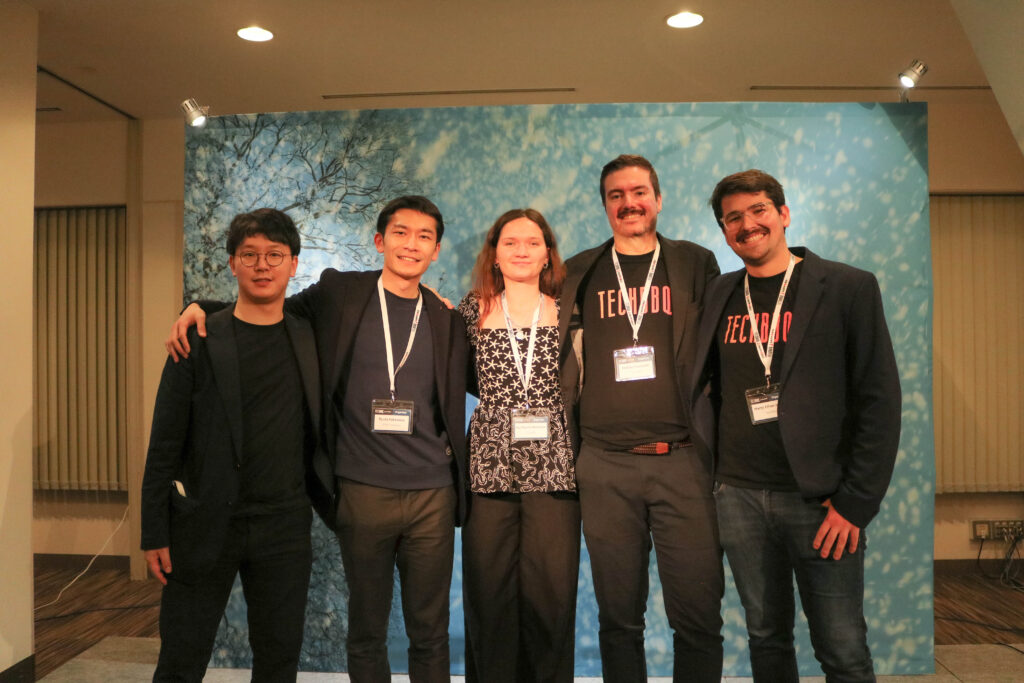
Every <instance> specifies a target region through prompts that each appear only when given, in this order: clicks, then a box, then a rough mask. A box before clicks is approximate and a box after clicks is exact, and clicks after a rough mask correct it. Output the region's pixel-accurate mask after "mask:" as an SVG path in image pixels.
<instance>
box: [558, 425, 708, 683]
mask: <svg viewBox="0 0 1024 683" xmlns="http://www.w3.org/2000/svg"><path fill="white" fill-rule="evenodd" d="M576 481H577V484H578V486H579V490H580V504H581V508H582V513H583V536H584V538H585V539H586V541H587V550H588V552H589V553H590V565H591V569H592V571H593V575H594V594H595V596H596V597H597V606H598V612H599V615H598V620H599V623H600V634H599V636H600V645H601V670H602V672H603V675H604V681H605V683H638V682H640V681H646V680H647V662H646V659H645V657H644V626H645V624H644V611H645V610H646V608H647V593H648V580H647V569H648V564H649V555H650V551H651V545H652V538H653V546H654V550H655V552H656V553H657V558H658V576H659V577H660V579H661V588H662V593H663V596H664V600H665V613H666V615H667V616H668V623H669V626H670V627H671V628H672V631H673V636H672V645H673V651H674V656H675V660H674V665H673V673H672V679H673V681H675V682H676V683H680V682H681V681H702V682H703V681H707V682H708V683H711V682H713V683H719V681H720V680H721V678H722V635H721V629H722V617H721V614H720V609H721V602H722V592H723V590H724V579H723V576H722V551H721V549H720V547H719V545H718V528H717V524H716V522H715V507H714V499H713V498H712V492H711V489H712V480H711V475H710V474H709V473H708V471H707V469H706V468H705V467H704V465H703V464H702V463H701V462H700V459H699V458H698V457H697V454H696V453H695V452H694V449H693V448H692V447H687V448H680V449H676V450H673V451H671V452H670V453H669V454H668V455H661V456H658V455H633V454H628V453H620V452H615V451H605V450H603V449H600V448H595V447H592V446H589V445H588V444H587V443H586V442H584V443H583V446H582V448H581V450H580V456H579V460H578V461H577V464H576Z"/></svg>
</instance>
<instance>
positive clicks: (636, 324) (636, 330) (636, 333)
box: [612, 242, 661, 346]
mask: <svg viewBox="0 0 1024 683" xmlns="http://www.w3.org/2000/svg"><path fill="white" fill-rule="evenodd" d="M659 254H661V242H655V246H654V258H652V259H651V267H650V268H648V269H647V280H646V281H645V282H644V290H643V294H641V295H640V309H639V311H638V312H637V316H636V318H634V317H633V302H631V301H630V300H629V292H628V291H626V281H625V279H623V277H622V266H620V265H619V255H618V254H617V253H615V245H612V265H614V266H615V277H617V278H618V279H619V294H620V295H621V296H622V301H623V303H625V305H626V316H627V317H628V318H629V326H630V327H632V328H633V346H636V345H637V344H638V343H639V341H638V340H639V337H640V323H642V322H643V321H644V313H646V312H647V295H648V294H650V293H651V283H652V282H653V281H654V269H655V268H657V267H658V255H659Z"/></svg>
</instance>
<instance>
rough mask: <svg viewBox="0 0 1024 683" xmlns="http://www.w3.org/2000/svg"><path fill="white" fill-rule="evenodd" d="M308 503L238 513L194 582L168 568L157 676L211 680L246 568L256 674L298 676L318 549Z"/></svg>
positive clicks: (272, 678) (280, 678)
mask: <svg viewBox="0 0 1024 683" xmlns="http://www.w3.org/2000/svg"><path fill="white" fill-rule="evenodd" d="M312 521H313V515H312V512H311V510H310V509H309V508H308V507H305V508H302V509H299V510H296V511H293V512H287V513H280V514H269V515H253V516H250V517H239V518H237V519H232V520H231V525H230V527H229V529H228V533H227V537H226V539H225V543H224V550H223V551H222V553H221V555H220V557H219V558H218V559H217V561H216V562H215V563H214V564H213V566H212V567H210V570H209V571H208V572H207V573H205V574H204V575H203V576H202V577H200V578H198V579H197V580H196V581H195V582H193V583H184V582H182V581H180V580H177V579H175V578H174V572H173V571H172V572H171V573H170V574H169V575H168V576H167V585H166V586H164V589H163V594H162V596H161V599H160V657H159V660H158V662H157V667H156V673H154V674H153V680H154V681H161V682H163V681H189V682H193V681H195V682H198V681H202V680H203V676H204V675H205V673H206V667H207V665H208V664H209V662H210V655H211V654H212V652H213V642H214V639H215V638H216V636H217V625H218V624H219V623H220V620H221V617H222V616H224V608H225V606H226V605H227V602H228V597H229V596H230V595H231V586H232V585H233V584H234V582H235V575H236V574H237V575H241V578H242V589H243V591H244V592H245V602H246V609H247V613H248V621H249V644H250V646H251V647H252V680H253V681H260V682H261V683H262V682H266V683H271V682H273V683H278V682H285V681H295V678H296V674H297V672H298V666H299V651H300V650H301V649H302V630H303V624H304V620H305V612H306V593H307V591H308V589H309V572H310V568H311V567H312V562H313V555H312V549H311V544H310V535H309V534H310V524H311V523H312Z"/></svg>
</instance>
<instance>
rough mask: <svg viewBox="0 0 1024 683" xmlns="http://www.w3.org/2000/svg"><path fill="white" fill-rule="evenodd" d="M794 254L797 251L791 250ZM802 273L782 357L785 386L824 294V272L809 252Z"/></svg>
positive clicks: (805, 255) (781, 371)
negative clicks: (791, 324) (791, 323)
mask: <svg viewBox="0 0 1024 683" xmlns="http://www.w3.org/2000/svg"><path fill="white" fill-rule="evenodd" d="M791 251H793V252H794V253H796V252H797V249H792V250H791ZM796 255H797V256H803V257H804V260H803V272H802V273H801V274H800V283H799V285H797V290H796V299H795V300H794V301H793V326H792V327H790V328H789V338H788V339H787V340H786V350H785V351H784V352H783V356H782V368H781V370H780V373H781V377H780V380H781V381H782V382H783V385H785V381H786V377H788V376H789V371H790V370H791V369H792V368H793V361H794V360H795V359H796V356H797V354H798V353H799V352H800V344H801V342H803V340H804V337H805V336H806V335H807V330H808V328H809V326H810V323H811V318H812V317H813V316H814V310H815V309H816V308H817V307H818V302H819V301H821V297H822V295H823V294H824V293H825V286H826V285H825V272H824V271H823V270H822V269H821V268H820V267H819V263H820V262H819V260H818V257H817V256H815V255H814V254H812V253H811V252H810V251H806V250H805V251H804V252H803V254H800V253H797V254H796Z"/></svg>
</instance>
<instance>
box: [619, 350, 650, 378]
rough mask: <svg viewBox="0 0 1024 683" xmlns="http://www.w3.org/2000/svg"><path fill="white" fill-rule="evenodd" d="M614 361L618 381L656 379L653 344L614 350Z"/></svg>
mask: <svg viewBox="0 0 1024 683" xmlns="http://www.w3.org/2000/svg"><path fill="white" fill-rule="evenodd" d="M612 362H613V363H614V364H615V381H616V382H633V381H635V380H638V379H654V376H655V371H654V347H653V346H631V347H629V348H628V349H618V350H617V351H612Z"/></svg>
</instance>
